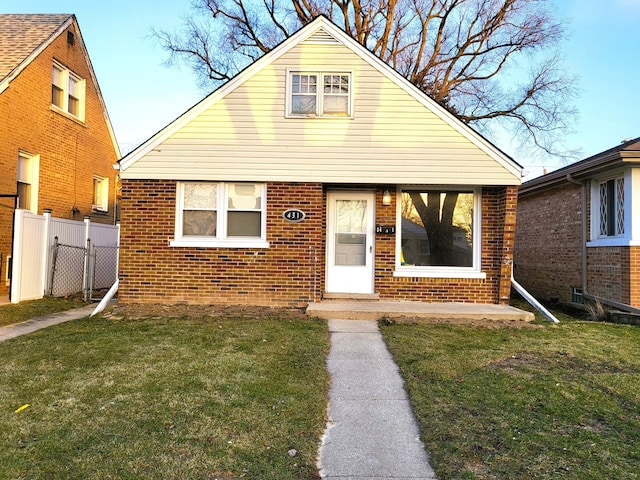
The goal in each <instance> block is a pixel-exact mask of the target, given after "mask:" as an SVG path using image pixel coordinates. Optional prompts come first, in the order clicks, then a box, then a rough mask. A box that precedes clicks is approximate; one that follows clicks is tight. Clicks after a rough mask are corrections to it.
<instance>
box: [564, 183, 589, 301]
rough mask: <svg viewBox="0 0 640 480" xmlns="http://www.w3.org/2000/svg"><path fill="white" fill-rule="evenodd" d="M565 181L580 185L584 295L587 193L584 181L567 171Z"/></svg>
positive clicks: (584, 286)
mask: <svg viewBox="0 0 640 480" xmlns="http://www.w3.org/2000/svg"><path fill="white" fill-rule="evenodd" d="M567 181H568V182H569V183H573V184H574V185H580V197H581V200H582V222H581V223H582V232H581V235H582V239H581V248H582V258H581V267H580V269H581V272H580V275H581V282H582V296H583V297H585V296H586V295H589V293H588V292H587V193H586V188H587V186H586V183H585V182H579V181H578V180H576V179H575V178H573V176H572V175H571V174H570V173H567Z"/></svg>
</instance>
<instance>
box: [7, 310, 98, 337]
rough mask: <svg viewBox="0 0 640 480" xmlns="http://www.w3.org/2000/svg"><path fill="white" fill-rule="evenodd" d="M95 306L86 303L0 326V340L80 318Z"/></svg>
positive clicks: (85, 315)
mask: <svg viewBox="0 0 640 480" xmlns="http://www.w3.org/2000/svg"><path fill="white" fill-rule="evenodd" d="M95 308H96V306H95V305H86V306H84V307H80V308H74V309H72V310H66V311H64V312H58V313H51V314H49V315H44V316H42V317H36V318H32V319H31V320H27V321H26V322H22V323H16V324H15V325H7V326H6V327H0V342H4V341H5V340H9V339H10V338H15V337H19V336H20V335H26V334H27V333H32V332H35V331H37V330H40V329H42V328H46V327H50V326H51V325H57V324H59V323H64V322H68V321H70V320H78V319H80V318H84V317H88V316H89V315H91V313H92V312H93V310H94V309H95Z"/></svg>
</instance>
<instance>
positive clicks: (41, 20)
mask: <svg viewBox="0 0 640 480" xmlns="http://www.w3.org/2000/svg"><path fill="white" fill-rule="evenodd" d="M69 17H71V14H68V13H66V14H17V15H14V14H2V15H0V81H2V80H3V79H4V78H5V77H6V76H7V75H9V74H10V73H11V72H12V71H13V70H14V69H15V68H16V67H17V66H19V65H20V64H21V63H22V62H23V61H24V60H25V59H26V58H27V57H28V56H29V54H30V53H31V52H33V51H34V50H35V49H36V48H38V46H40V45H41V44H42V43H43V42H44V41H46V40H47V39H48V38H49V37H50V36H51V35H52V34H53V33H54V32H55V31H56V30H57V29H58V28H59V27H60V26H61V25H62V24H63V23H64V22H65V21H66V20H67V19H68V18H69Z"/></svg>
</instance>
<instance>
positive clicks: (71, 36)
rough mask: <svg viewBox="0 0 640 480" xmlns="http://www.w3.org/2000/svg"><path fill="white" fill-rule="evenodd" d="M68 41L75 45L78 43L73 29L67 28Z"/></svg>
mask: <svg viewBox="0 0 640 480" xmlns="http://www.w3.org/2000/svg"><path fill="white" fill-rule="evenodd" d="M67 43H68V44H69V45H74V44H75V43H76V37H75V35H74V34H73V32H72V31H71V30H67Z"/></svg>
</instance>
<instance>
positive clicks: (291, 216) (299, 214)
mask: <svg viewBox="0 0 640 480" xmlns="http://www.w3.org/2000/svg"><path fill="white" fill-rule="evenodd" d="M304 217H306V215H305V213H304V212H303V211H302V210H298V209H297V208H290V209H289V210H285V211H284V213H283V214H282V218H284V219H285V220H286V221H287V222H291V223H298V222H301V221H302V220H304Z"/></svg>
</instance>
